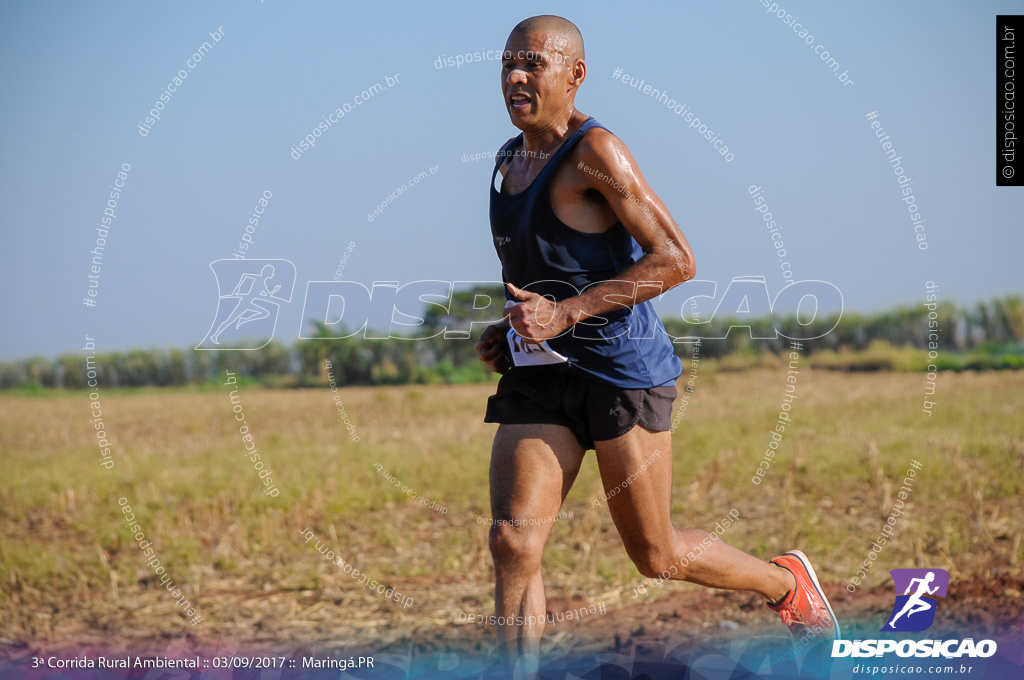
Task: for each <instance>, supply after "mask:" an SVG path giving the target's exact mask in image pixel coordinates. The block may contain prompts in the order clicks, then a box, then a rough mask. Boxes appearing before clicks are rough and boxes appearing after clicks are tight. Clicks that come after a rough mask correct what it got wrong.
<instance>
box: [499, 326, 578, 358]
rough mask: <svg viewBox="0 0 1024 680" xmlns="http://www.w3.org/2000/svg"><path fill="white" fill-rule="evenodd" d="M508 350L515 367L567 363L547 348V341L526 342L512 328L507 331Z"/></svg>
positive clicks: (559, 355)
mask: <svg viewBox="0 0 1024 680" xmlns="http://www.w3.org/2000/svg"><path fill="white" fill-rule="evenodd" d="M507 337H508V348H509V354H510V356H511V357H512V363H513V365H515V366H543V365H544V364H564V363H566V362H568V361H569V358H568V357H564V356H562V355H561V354H559V353H558V352H556V351H555V350H553V349H551V347H550V346H548V343H547V341H544V342H541V343H540V344H537V343H532V342H526V341H525V340H524V339H523V338H521V337H519V336H518V335H517V334H516V330H515V329H514V328H509V329H508V336H507Z"/></svg>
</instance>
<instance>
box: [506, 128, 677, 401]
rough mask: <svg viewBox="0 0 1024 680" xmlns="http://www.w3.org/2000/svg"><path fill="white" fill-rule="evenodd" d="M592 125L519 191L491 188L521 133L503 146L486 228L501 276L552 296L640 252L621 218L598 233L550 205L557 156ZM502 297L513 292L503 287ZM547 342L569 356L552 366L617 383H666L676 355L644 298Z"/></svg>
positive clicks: (565, 294) (577, 135)
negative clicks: (570, 220)
mask: <svg viewBox="0 0 1024 680" xmlns="http://www.w3.org/2000/svg"><path fill="white" fill-rule="evenodd" d="M595 127H600V128H602V129H607V128H605V127H604V126H603V125H601V124H600V123H598V122H597V121H596V120H594V118H593V117H591V118H588V119H587V120H586V121H585V122H584V123H583V125H581V126H580V127H579V129H578V130H576V132H574V133H573V134H572V135H570V136H569V138H568V139H566V140H565V142H564V143H563V144H562V146H561V147H560V148H559V149H558V150H557V151H556V152H555V153H554V155H553V156H552V157H551V158H550V159H549V160H548V162H547V164H546V165H545V166H544V168H543V169H542V170H541V171H540V174H539V175H537V177H536V179H534V180H533V183H532V184H530V186H529V187H527V188H526V189H525V190H523V191H522V192H520V193H518V194H511V195H509V194H502V193H501V192H499V191H498V190H497V189H495V188H494V182H495V179H496V177H497V174H498V169H499V167H500V166H501V163H502V162H503V161H504V159H505V158H506V157H508V156H509V155H512V154H513V153H514V151H513V150H514V149H515V148H516V147H517V146H519V145H521V144H522V141H523V135H522V134H520V135H519V136H518V137H516V138H515V139H514V140H512V141H511V142H509V143H508V144H506V145H505V146H504V147H503V148H502V153H500V154H499V155H498V158H497V162H496V163H495V166H494V172H493V173H492V174H491V206H490V218H491V235H492V236H493V238H494V249H495V250H496V251H497V253H498V259H499V260H501V275H502V280H503V281H505V282H506V283H512V284H513V285H515V286H516V287H518V288H524V289H527V290H530V291H532V292H534V293H537V294H539V295H551V296H552V297H553V298H554V299H555V300H556V301H557V300H563V299H565V298H569V297H573V296H575V295H577V294H578V293H579V292H582V291H583V290H584V289H585V288H586V287H587V286H589V285H591V284H595V283H599V282H601V281H607V280H609V279H615V277H616V275H617V274H619V273H621V272H622V271H624V270H625V269H627V268H628V267H629V266H630V265H632V264H633V263H634V262H636V261H637V260H639V259H640V258H641V257H643V254H644V252H643V249H642V248H641V247H640V244H639V243H637V242H636V240H635V239H634V238H633V237H632V236H631V235H630V233H629V231H628V230H627V229H626V228H625V227H624V226H623V225H622V223H621V222H616V223H615V225H614V226H612V228H611V229H609V230H607V231H605V232H604V233H601V234H589V233H586V232H582V231H579V230H576V229H573V228H572V227H570V226H568V225H567V224H565V223H564V222H562V221H561V220H560V219H558V217H557V216H556V215H555V212H554V210H553V209H552V208H551V195H550V193H551V182H552V180H553V178H554V175H555V169H556V168H557V167H558V164H559V163H560V162H561V160H562V159H563V158H564V157H565V156H566V155H567V154H568V153H569V151H570V150H571V149H572V148H573V147H574V146H576V144H577V143H578V142H579V141H580V139H582V138H583V135H585V134H586V133H587V131H588V130H591V129H593V128H595ZM505 296H506V298H507V299H509V300H513V299H514V298H513V296H512V294H511V293H509V292H508V290H507V289H506V290H505ZM548 345H549V346H550V347H551V349H553V350H555V351H556V352H558V353H559V354H562V355H563V356H565V357H567V358H568V359H569V361H568V362H567V363H562V364H551V368H553V369H556V370H561V371H566V372H569V373H573V374H576V375H579V376H581V377H585V378H590V379H594V380H597V381H600V382H603V383H608V384H611V385H615V386H618V387H621V388H624V389H647V388H650V387H657V386H661V385H672V384H674V383H675V381H676V379H677V378H679V375H680V374H681V373H682V370H683V369H682V362H681V361H680V360H679V357H677V356H676V355H675V354H674V353H673V351H672V341H671V340H670V339H669V337H668V334H667V333H666V332H665V328H664V326H662V324H661V320H660V319H658V316H657V314H655V312H654V307H653V306H652V305H651V303H650V302H642V303H640V304H638V305H635V306H633V307H625V306H623V307H620V308H618V309H617V310H615V311H612V312H608V313H605V314H601V315H600V318H597V317H595V318H592V319H585V320H584V321H583V322H581V323H578V324H576V325H575V326H573V327H571V328H570V329H568V330H567V331H566V332H564V333H563V334H562V335H560V336H559V337H557V338H552V339H551V340H548Z"/></svg>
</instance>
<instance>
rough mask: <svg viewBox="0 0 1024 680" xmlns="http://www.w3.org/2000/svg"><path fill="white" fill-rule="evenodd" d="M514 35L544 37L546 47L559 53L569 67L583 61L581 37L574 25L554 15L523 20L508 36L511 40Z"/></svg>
mask: <svg viewBox="0 0 1024 680" xmlns="http://www.w3.org/2000/svg"><path fill="white" fill-rule="evenodd" d="M515 35H522V36H527V35H533V36H537V37H539V36H542V35H543V36H546V38H547V40H546V41H545V42H546V45H547V47H548V48H549V49H553V50H556V51H558V52H560V53H561V55H562V56H563V57H564V58H565V60H566V61H567V62H568V63H569V64H570V65H571V64H572V63H574V62H575V61H576V60H577V59H584V58H585V57H584V54H583V36H582V35H581V34H580V29H578V28H576V24H574V23H572V22H571V21H569V20H568V19H564V18H562V17H559V16H555V15H554V14H542V15H540V16H536V17H530V18H529V19H523V20H522V21H520V22H519V23H518V24H516V27H515V28H513V29H512V33H511V34H509V38H510V39H511V38H512V37H513V36H515Z"/></svg>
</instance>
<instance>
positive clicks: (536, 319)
mask: <svg viewBox="0 0 1024 680" xmlns="http://www.w3.org/2000/svg"><path fill="white" fill-rule="evenodd" d="M577 148H578V149H579V155H578V159H579V162H580V163H582V165H577V167H579V168H583V169H582V170H580V177H581V178H582V179H583V181H584V182H586V188H587V189H593V190H595V191H597V192H599V193H600V194H601V196H602V197H603V198H604V200H605V201H606V202H607V203H608V206H609V207H610V208H611V210H612V211H613V212H614V213H615V216H616V217H617V218H618V220H619V222H621V223H622V225H623V226H624V227H625V228H626V229H627V230H628V231H629V233H630V234H631V235H632V236H633V238H634V239H636V241H637V243H639V244H640V247H641V248H643V251H644V255H643V257H641V258H640V259H639V260H637V261H636V262H634V263H633V264H632V265H631V266H629V267H628V268H627V269H626V270H625V271H623V272H620V273H619V274H618V275H617V276H616V277H615V279H613V280H609V281H603V282H601V283H599V284H597V285H593V286H590V287H588V288H587V289H586V290H584V291H583V292H582V293H581V294H579V295H577V296H574V297H570V298H566V299H564V300H560V301H558V303H557V304H555V303H553V302H551V301H549V300H547V299H546V298H543V297H541V296H539V295H536V294H534V293H530V292H526V291H522V290H520V289H519V288H516V287H515V286H512V285H511V284H509V290H510V291H511V292H512V294H513V295H515V296H516V297H517V298H519V299H520V300H522V301H523V302H524V304H522V305H519V306H518V309H517V310H515V311H514V312H513V313H512V314H511V315H510V316H509V320H510V322H511V323H512V327H513V328H515V329H516V332H517V333H518V334H519V335H521V336H522V337H524V338H526V339H527V340H533V341H535V342H540V341H541V340H547V339H549V338H553V337H556V336H558V335H560V334H561V333H562V332H564V331H565V330H566V329H567V328H569V327H571V326H572V325H574V324H576V323H579V322H580V321H584V320H586V319H589V318H591V317H595V316H600V315H601V314H606V313H608V312H611V311H615V310H617V309H621V308H622V306H623V305H627V306H630V307H631V306H633V305H635V304H639V303H641V302H645V301H647V300H650V299H651V298H654V297H657V296H658V295H661V294H662V293H664V292H665V291H667V290H669V289H670V288H674V287H675V286H678V285H679V284H680V283H683V282H684V281H688V280H690V279H692V278H693V277H694V275H695V274H696V271H697V268H696V264H695V262H694V258H693V251H692V250H691V249H690V244H689V242H687V240H686V237H685V236H683V233H682V231H680V229H679V227H678V226H677V225H676V223H675V220H673V219H672V215H671V214H669V211H668V208H667V207H666V206H665V204H664V203H663V202H662V200H661V199H660V198H659V197H658V196H657V194H655V193H654V191H653V190H652V189H651V187H650V186H649V185H648V184H647V180H645V179H644V176H643V174H642V173H641V172H640V168H639V167H637V164H636V161H635V160H634V158H633V155H632V154H631V153H630V152H629V149H628V148H626V145H625V144H624V143H623V142H622V140H620V139H619V138H618V137H616V136H615V135H613V134H612V133H610V132H608V131H606V130H603V129H600V128H598V129H595V130H592V131H591V132H590V133H588V134H587V135H586V136H585V137H584V138H583V139H582V140H581V141H580V143H579V146H578V147H577Z"/></svg>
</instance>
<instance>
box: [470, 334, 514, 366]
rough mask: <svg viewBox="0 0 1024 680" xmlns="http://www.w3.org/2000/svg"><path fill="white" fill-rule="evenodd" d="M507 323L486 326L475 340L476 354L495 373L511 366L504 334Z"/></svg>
mask: <svg viewBox="0 0 1024 680" xmlns="http://www.w3.org/2000/svg"><path fill="white" fill-rule="evenodd" d="M507 334H508V324H507V323H505V322H502V323H498V324H494V325H493V326H488V327H487V328H486V329H484V332H483V333H481V334H480V339H479V340H477V341H476V345H474V346H475V347H476V354H477V356H478V357H480V361H482V362H484V363H485V364H487V366H488V368H490V369H491V370H492V371H494V372H495V373H505V372H506V371H507V370H508V369H510V368H512V365H511V364H510V363H509V359H508V352H507V348H508V344H507V341H506V339H505V336H506V335H507Z"/></svg>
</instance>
